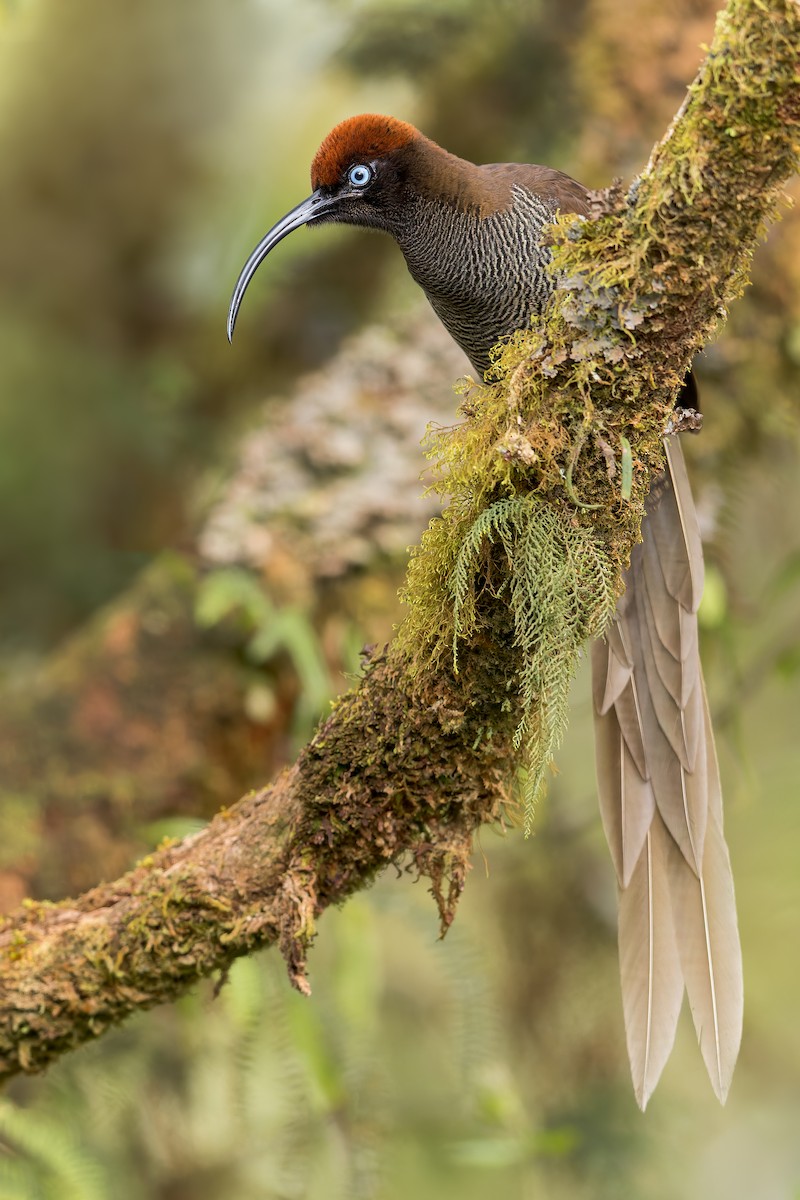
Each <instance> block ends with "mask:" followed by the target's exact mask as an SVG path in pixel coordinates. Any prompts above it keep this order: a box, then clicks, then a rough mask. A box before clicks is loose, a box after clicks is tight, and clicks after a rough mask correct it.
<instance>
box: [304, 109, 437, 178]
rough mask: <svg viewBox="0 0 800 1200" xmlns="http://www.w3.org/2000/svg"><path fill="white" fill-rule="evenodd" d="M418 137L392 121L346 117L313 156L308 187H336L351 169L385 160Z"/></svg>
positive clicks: (374, 115) (368, 116) (404, 123)
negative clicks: (359, 164)
mask: <svg viewBox="0 0 800 1200" xmlns="http://www.w3.org/2000/svg"><path fill="white" fill-rule="evenodd" d="M421 137H422V135H421V134H420V133H419V132H418V131H417V130H416V129H415V128H414V126H413V125H409V124H408V122H407V121H398V120H397V119H396V118H395V117H382V116H379V115H378V113H363V114H362V115H361V116H359V117H348V118H347V120H346V121H342V122H340V124H338V125H337V126H336V127H335V128H334V129H332V130H331V131H330V133H329V134H328V136H327V137H326V138H325V140H324V142H323V143H322V145H321V146H320V148H319V150H318V151H317V153H316V154H315V155H314V161H313V162H312V164H311V186H312V188H314V190H315V191H316V190H317V188H333V187H336V185H337V184H338V183H340V182H341V181H342V180H343V179H344V178H345V176H346V173H347V171H348V169H349V168H350V167H352V166H354V165H357V164H358V163H369V162H373V161H374V160H375V159H379V158H385V157H386V156H387V155H389V154H392V153H393V152H394V151H395V150H400V149H402V147H403V146H407V145H408V144H409V142H413V141H415V140H416V139H417V138H421Z"/></svg>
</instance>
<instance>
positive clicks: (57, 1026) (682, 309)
mask: <svg viewBox="0 0 800 1200" xmlns="http://www.w3.org/2000/svg"><path fill="white" fill-rule="evenodd" d="M798 45H800V9H798V6H797V4H796V3H795V2H794V0H772V2H771V3H757V2H756V0H734V2H732V3H730V4H729V5H728V7H727V9H726V10H725V11H724V13H723V14H722V16H721V19H720V22H719V25H718V29H717V34H716V36H715V40H714V43H713V45H712V48H711V51H710V53H709V56H708V58H707V60H706V62H705V64H704V65H703V67H702V69H701V72H700V75H699V76H698V79H697V81H696V83H695V85H694V86H693V89H692V91H691V94H690V96H689V98H688V102H687V104H686V105H685V106H684V107H683V108H682V110H681V112H680V113H679V115H678V117H677V118H676V121H675V122H674V124H673V126H672V128H671V129H670V131H669V133H668V135H667V136H666V137H665V139H664V140H663V141H662V143H661V144H660V145H659V146H658V147H657V148H656V150H655V151H654V154H653V157H652V159H651V162H650V164H649V165H648V168H647V170H646V171H645V173H644V175H643V176H642V178H641V179H640V180H639V181H638V183H637V184H636V185H634V187H633V188H632V189H631V191H630V192H629V193H628V195H627V196H625V197H622V196H619V195H612V196H611V197H602V198H600V199H599V201H598V214H599V219H598V220H596V221H592V222H587V223H584V224H582V225H576V224H575V223H572V224H571V225H564V226H562V227H561V231H560V233H559V234H557V235H556V237H557V239H558V240H557V243H556V247H555V250H556V258H557V260H558V262H559V265H560V266H561V269H562V270H563V271H564V277H565V286H564V288H563V290H562V291H563V294H562V302H561V303H560V304H559V305H557V306H556V307H555V308H554V310H553V312H552V313H551V315H550V318H549V320H548V323H547V327H546V329H545V330H544V332H543V334H540V335H535V337H534V339H533V341H532V342H531V343H530V344H529V345H528V346H527V348H526V349H525V351H524V353H522V354H521V355H520V357H519V362H518V366H517V368H516V369H515V375H514V379H513V381H512V382H513V385H514V386H513V391H512V395H511V397H510V403H509V408H511V409H512V410H513V411H512V416H513V422H510V423H513V426H514V429H515V430H519V429H523V430H525V431H526V434H528V433H529V434H530V435H531V437H533V436H534V433H535V427H536V422H537V420H538V419H539V413H538V409H537V405H539V404H540V402H541V397H542V395H543V394H544V392H546V391H548V392H553V393H555V394H557V395H560V396H562V397H567V398H569V397H573V398H574V402H575V405H576V407H577V409H578V410H580V409H581V407H583V408H585V407H586V404H587V398H588V397H589V392H590V391H591V407H592V409H602V410H603V411H604V412H605V413H606V414H607V416H608V420H609V421H612V420H617V421H618V423H619V427H620V428H621V429H625V430H626V431H627V432H626V434H625V436H626V437H628V438H629V441H630V443H631V445H632V448H633V466H634V480H633V489H632V501H633V502H632V503H631V504H630V505H629V506H628V507H627V508H623V507H622V506H621V505H620V501H619V496H618V495H617V496H616V497H615V496H614V495H613V494H612V495H608V494H606V495H604V496H602V497H601V498H600V499H598V496H599V491H598V492H597V493H595V491H594V490H592V489H593V488H594V487H595V483H594V479H595V477H594V476H593V475H592V474H591V472H589V473H587V475H586V476H585V478H582V479H581V480H580V483H579V486H578V484H576V481H575V479H573V481H572V484H571V487H572V488H573V491H574V490H576V489H577V491H578V492H579V494H580V495H581V496H582V497H583V504H582V506H581V510H580V513H578V512H576V519H578V517H579V516H580V519H585V511H586V510H588V507H589V502H591V503H595V502H597V503H600V504H601V511H600V513H599V515H598V516H597V517H596V518H595V517H593V518H592V520H593V521H594V523H595V526H596V529H597V536H598V537H599V538H604V539H606V540H607V541H608V543H609V545H612V544H613V546H614V552H615V554H616V555H617V556H618V558H619V560H620V563H621V564H622V562H623V561H624V558H625V554H626V552H627V553H629V551H630V547H631V545H632V544H633V541H634V540H635V538H636V537H637V535H638V521H637V514H638V515H640V511H639V510H640V506H641V503H642V501H643V497H644V494H645V492H646V486H647V482H648V478H649V474H650V473H651V472H652V470H654V469H655V468H656V467H657V466H659V465H660V464H659V457H658V447H659V445H660V439H661V434H662V432H663V428H664V422H665V419H666V414H667V412H668V410H669V405H670V400H671V396H672V395H673V393H674V388H675V386H676V383H677V381H678V380H679V379H680V377H681V375H682V372H683V370H684V369H685V366H686V364H687V363H688V361H689V360H690V358H691V356H692V354H693V353H694V351H695V350H696V349H697V347H698V346H699V345H700V344H702V343H703V342H704V341H705V340H706V339H707V338H708V337H709V336H710V334H711V332H712V331H713V329H714V328H715V326H716V324H717V322H718V320H719V316H720V308H721V306H724V305H726V304H727V303H728V302H729V301H730V300H731V299H732V298H733V296H734V295H735V294H736V293H737V290H738V289H740V288H741V286H742V285H743V283H744V279H745V274H746V271H747V268H748V264H749V260H750V257H751V255H752V252H753V249H754V246H755V244H756V241H757V238H758V236H759V233H760V231H761V229H762V228H763V225H764V222H765V221H766V220H768V219H769V218H770V217H771V216H772V215H773V212H774V209H775V206H776V203H777V201H778V198H779V195H780V189H781V185H782V184H783V182H784V181H785V180H786V179H787V178H788V176H789V175H790V174H791V173H792V172H793V171H794V170H795V169H796V165H797V144H798V128H799V127H800V66H799V64H798ZM634 332H635V340H634ZM546 383H547V387H545V384H546ZM561 411H562V413H564V414H566V415H567V416H568V417H569V416H570V412H569V406H568V405H567V406H566V407H565V408H563V409H562V410H561ZM573 415H574V414H573ZM590 415H591V414H590ZM470 419H471V418H470V417H468V421H469V420H470ZM548 419H550V420H555V416H554V413H553V412H552V411H551V412H550V414H549V418H548ZM498 432H499V434H500V440H501V441H502V434H503V430H502V429H501V430H499V431H498ZM581 436H582V435H581ZM573 439H574V430H573ZM565 444H566V445H567V447H568V453H569V455H570V459H569V461H570V463H571V464H572V465H574V463H573V459H572V457H571V455H572V451H573V449H574V443H573V444H572V446H571V443H570V441H569V437H567V438H566V440H565ZM582 445H583V441H581V442H580V443H579V446H582ZM570 446H571V448H570ZM502 449H503V450H504V452H505V457H506V458H507V457H508V453H507V445H503V446H502ZM598 455H599V456H600V457H602V455H600V452H599V450H598ZM525 457H526V456H525V455H524V454H521V455H520V458H519V461H518V462H517V463H516V465H515V469H516V470H517V471H518V472H519V473H520V474H522V473H523V467H524V465H525V463H524V459H525ZM576 457H577V456H576ZM587 457H589V458H591V454H588V455H587ZM603 466H604V468H605V462H604V463H603ZM556 467H558V463H557V461H556ZM606 474H607V473H606ZM558 477H559V470H558V469H556V470H555V471H554V478H555V480H556V481H557V480H558ZM597 478H601V477H600V476H598V477H597ZM544 484H545V485H547V486H549V484H548V481H547V480H544ZM547 486H545V487H544V491H545V492H546V491H547ZM617 486H618V485H617ZM597 487H598V489H600V490H602V489H601V488H600V484H598V485H597ZM608 490H609V489H608V488H606V492H608ZM612 491H613V489H612ZM561 502H562V503H563V502H564V499H563V496H562V497H561ZM637 506H638V507H637ZM423 553H424V551H423ZM499 582H500V580H495V579H493V580H492V583H499ZM497 593H498V588H497V587H494V588H489V587H487V588H486V589H485V591H484V593H483V594H482V595H481V596H480V597H479V603H480V605H481V609H482V618H483V619H482V620H481V621H480V623H479V625H478V628H479V630H480V633H479V635H476V637H475V639H474V642H473V643H472V644H471V645H470V646H469V647H468V648H467V649H466V650H462V652H461V656H460V660H459V664H460V670H459V673H458V674H457V675H454V674H453V672H452V671H451V670H450V669H448V668H447V667H446V666H445V667H442V668H439V669H438V670H437V671H436V672H432V671H430V670H425V669H420V666H419V663H417V664H416V665H414V662H413V659H414V655H413V653H412V652H411V650H410V648H409V645H408V640H407V639H405V641H404V642H403V643H402V644H397V645H395V646H393V648H391V649H390V650H389V651H388V652H386V653H385V654H381V655H380V656H378V657H377V658H376V659H375V660H374V661H373V662H372V663H371V664H370V665H369V667H368V669H367V671H366V673H365V676H364V678H363V679H362V680H361V682H360V683H359V685H358V686H357V687H356V688H355V689H354V690H353V691H351V692H350V693H348V695H347V696H346V697H344V698H343V699H342V700H341V701H340V702H339V703H338V705H337V706H336V708H335V709H334V711H333V713H332V714H331V716H330V717H329V718H328V719H327V721H325V722H324V724H323V725H322V726H321V728H320V729H319V731H318V732H317V734H316V735H315V737H314V738H313V740H312V741H311V743H310V744H309V746H308V747H307V749H306V750H305V751H304V752H303V753H302V754H301V756H300V758H299V759H298V762H297V764H296V765H295V766H294V767H293V768H291V770H289V771H287V772H285V773H284V774H283V775H282V776H281V777H280V778H279V780H278V781H277V783H276V784H275V785H274V786H273V787H272V788H269V789H266V790H264V791H261V792H258V793H256V794H254V795H251V796H247V797H245V798H244V799H243V800H241V801H240V802H239V803H238V804H236V805H234V806H233V807H232V808H231V809H230V810H227V811H225V812H223V813H221V814H219V815H218V816H217V817H216V818H215V819H214V821H213V822H212V823H211V825H210V826H209V827H208V828H207V829H206V830H204V831H203V832H202V833H200V834H198V835H195V836H194V837H192V838H189V839H186V840H185V841H183V842H182V843H180V844H177V845H175V846H171V847H165V848H163V849H162V850H160V851H159V852H158V853H157V854H155V855H153V856H151V858H149V859H147V860H145V861H144V862H142V863H140V864H139V866H138V867H137V868H136V869H135V870H134V871H133V872H131V873H130V874H129V875H126V876H124V877H123V878H122V879H120V880H118V881H117V882H115V883H112V884H109V885H104V886H102V887H100V888H96V889H94V890H93V891H91V892H89V893H87V894H86V895H85V896H83V897H82V898H81V899H80V900H78V901H74V902H67V903H64V904H59V905H53V906H49V905H42V904H37V903H31V904H29V905H26V906H23V907H22V909H21V910H20V911H19V912H17V913H15V914H12V916H10V917H9V918H7V920H6V921H5V923H4V926H3V929H2V932H0V954H2V978H3V986H4V990H3V993H2V995H1V996H0V1073H2V1074H3V1075H5V1076H8V1075H12V1074H14V1073H15V1072H17V1071H20V1070H25V1071H34V1070H38V1069H41V1068H42V1067H43V1066H45V1065H46V1064H47V1063H48V1062H49V1061H51V1060H52V1059H53V1058H54V1057H56V1056H57V1055H58V1054H60V1053H62V1052H63V1051H64V1050H66V1049H68V1048H70V1047H72V1046H74V1045H77V1044H78V1043H80V1042H82V1041H84V1040H86V1039H87V1038H89V1037H92V1036H96V1035H97V1034H99V1033H100V1032H102V1031H103V1030H104V1029H105V1028H107V1027H108V1026H109V1025H111V1024H113V1023H115V1022H117V1021H119V1020H121V1019H122V1018H123V1017H124V1016H125V1015H126V1014H128V1013H129V1012H131V1011H133V1010H134V1009H137V1008H141V1007H147V1006H148V1005H152V1004H155V1003H158V1002H160V1001H163V1000H165V999H168V998H170V997H172V996H175V995H177V994H179V993H180V992H181V991H183V990H184V989H186V988H187V987H188V986H190V985H191V984H192V983H193V982H194V981H195V980H197V979H198V978H199V977H201V976H203V975H207V974H208V973H209V972H211V971H213V970H215V969H220V968H221V969H223V970H224V968H225V966H226V965H227V964H228V963H230V962H231V960H232V959H233V958H235V957H236V956H237V955H240V954H244V953H248V952H249V951H251V950H253V949H255V948H256V947H258V946H261V945H264V944H267V943H270V942H278V943H279V945H280V947H281V950H282V952H283V953H284V955H285V957H286V959H287V962H288V965H289V970H290V974H291V976H292V978H293V980H294V982H295V983H296V985H297V986H299V987H300V988H301V989H306V988H307V984H306V980H305V956H306V949H307V946H308V943H309V941H310V939H311V938H312V937H313V934H314V928H315V922H316V919H317V917H318V916H319V914H320V913H321V912H322V911H324V909H325V908H326V907H327V906H328V905H329V904H331V903H337V902H340V901H341V900H343V899H345V898H346V896H348V895H349V894H351V893H352V892H353V891H354V890H356V889H358V888H360V887H363V886H366V885H367V884H368V883H369V882H370V881H371V880H372V878H373V877H374V876H375V874H376V872H377V871H379V870H380V869H381V868H382V867H383V866H385V865H386V864H388V863H395V864H397V863H400V862H403V861H408V862H410V863H411V864H412V866H413V868H414V869H416V870H418V871H422V872H424V873H425V874H427V875H429V876H430V878H431V880H432V886H433V890H434V893H435V895H436V897H437V900H438V903H439V908H440V912H441V916H442V922H443V926H444V927H446V926H447V925H448V924H449V922H450V921H451V920H452V917H453V913H454V908H455V904H456V902H457V899H458V895H459V893H460V891H461V889H462V887H463V884H464V879H465V875H466V871H467V867H468V854H469V849H470V846H471V839H472V834H473V832H474V830H475V829H476V828H477V827H478V825H480V824H481V823H482V822H483V821H487V820H495V819H497V818H498V816H499V815H500V814H501V813H502V810H503V807H504V805H506V804H507V803H508V801H509V795H508V788H509V780H510V776H511V775H512V773H513V765H514V762H515V758H516V755H515V750H514V744H513V743H514V728H515V726H516V716H515V706H516V701H517V699H518V697H517V696H516V694H515V690H514V689H515V687H516V686H517V684H516V681H517V675H516V671H515V651H514V648H513V645H512V636H511V626H510V620H509V613H508V610H507V608H506V607H505V605H504V604H503V602H502V600H501V599H498V596H497ZM447 595H448V592H447V587H446V586H442V589H441V597H440V599H441V601H442V603H445V602H446V597H447ZM408 855H410V858H408V857H406V856H408Z"/></svg>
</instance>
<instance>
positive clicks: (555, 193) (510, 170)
mask: <svg viewBox="0 0 800 1200" xmlns="http://www.w3.org/2000/svg"><path fill="white" fill-rule="evenodd" d="M481 170H482V171H486V172H487V173H488V174H491V175H492V176H494V177H495V178H496V179H502V180H505V181H507V182H508V183H509V184H514V183H517V184H519V185H520V186H521V187H525V188H527V189H528V190H529V191H531V192H533V193H534V195H536V196H541V197H542V199H544V200H550V199H552V200H555V202H556V203H557V204H558V207H559V208H560V209H561V211H562V212H574V213H581V214H583V215H584V216H585V215H586V214H587V213H588V211H589V191H588V189H587V188H585V187H584V186H583V184H582V183H578V181H577V180H576V179H573V178H572V177H571V176H570V175H565V174H564V172H563V171H555V170H553V168H552V167H539V166H536V164H534V163H484V165H483V166H482V167H481Z"/></svg>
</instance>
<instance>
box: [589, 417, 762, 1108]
mask: <svg viewBox="0 0 800 1200" xmlns="http://www.w3.org/2000/svg"><path fill="white" fill-rule="evenodd" d="M666 451H667V465H668V470H667V472H665V473H664V475H663V476H661V477H660V478H659V479H658V480H656V481H655V483H654V485H653V488H652V491H651V494H650V497H649V498H648V502H647V514H646V517H645V520H644V522H643V525H642V536H643V539H644V540H643V543H642V544H640V545H637V546H636V547H635V548H634V551H633V554H632V556H631V565H630V567H629V569H628V572H627V574H626V580H625V582H626V590H625V593H624V595H623V596H622V598H621V600H620V602H619V604H618V606H617V611H616V615H615V620H614V623H613V625H612V626H611V628H610V629H609V631H608V633H607V635H606V637H605V638H604V639H603V640H602V641H600V642H597V643H595V645H594V646H593V648H592V672H593V682H594V687H593V693H594V709H595V743H596V758H597V776H598V792H599V797H600V810H601V814H602V817H603V826H604V828H605V832H606V837H607V839H608V844H609V847H610V849H611V856H612V858H613V861H614V867H615V870H616V873H617V880H618V884H619V888H620V905H619V953H620V976H621V981H622V998H623V1010H624V1014H625V1031H626V1037H627V1043H628V1056H629V1058H630V1064H631V1073H632V1076H633V1084H634V1091H635V1093H636V1099H637V1101H638V1102H639V1104H640V1106H641V1107H642V1108H644V1107H645V1105H646V1104H647V1101H648V1099H649V1097H650V1095H651V1094H652V1091H653V1088H654V1087H655V1085H656V1083H657V1082H658V1078H659V1075H660V1074H661V1071H662V1069H663V1067H664V1064H665V1063H666V1060H667V1058H668V1057H669V1053H670V1050H671V1048H672V1045H673V1041H674V1037H675V1027H676V1023H677V1019H678V1012H679V1009H680V1003H681V998H682V995H683V988H684V984H685V986H686V989H687V992H688V996H689V1002H690V1006H691V1009H692V1015H693V1018H694V1022H695V1028H696V1030H697V1036H698V1040H699V1042H700V1049H701V1052H702V1054H703V1059H704V1062H705V1064H706V1068H707V1070H708V1073H709V1076H710V1078H711V1083H712V1086H713V1088H714V1091H715V1092H716V1094H717V1096H718V1097H719V1099H720V1100H722V1101H724V1100H725V1097H726V1096H727V1092H728V1088H729V1086H730V1081H731V1076H732V1074H733V1068H734V1065H735V1062H736V1057H737V1054H738V1051H739V1042H740V1040H741V1029H742V994H743V990H742V960H741V950H740V947H739V933H738V928H737V921H736V904H735V899H734V894H733V880H732V876H731V869H730V860H729V858H728V850H727V847H726V845H725V839H724V837H723V833H722V799H721V792H720V784H719V769H718V766H717V758H716V752H715V749H714V739H713V734H712V731H711V723H710V719H709V715H708V703H707V700H706V696H705V689H704V686H703V678H702V671H701V667H700V657H699V652H698V638H697V615H696V614H697V608H698V605H699V603H700V597H701V594H702V588H703V558H702V546H701V542H700V533H699V529H698V525H697V516H696V513H695V510H694V504H693V502H692V496H691V492H690V490H689V483H688V478H687V475H686V468H685V466H684V461H683V454H682V451H681V448H680V445H679V444H678V441H677V439H672V440H671V441H670V442H668V443H667V444H666Z"/></svg>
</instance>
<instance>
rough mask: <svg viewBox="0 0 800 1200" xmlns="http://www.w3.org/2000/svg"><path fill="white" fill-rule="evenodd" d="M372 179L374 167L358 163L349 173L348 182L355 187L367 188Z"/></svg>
mask: <svg viewBox="0 0 800 1200" xmlns="http://www.w3.org/2000/svg"><path fill="white" fill-rule="evenodd" d="M370 179H372V167H368V166H367V165H366V163H356V165H355V166H354V167H351V168H350V170H349V171H348V172H347V182H348V183H349V184H351V185H352V186H353V187H357V188H363V187H366V186H367V184H368V183H369V181H370Z"/></svg>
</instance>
